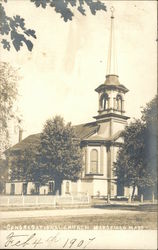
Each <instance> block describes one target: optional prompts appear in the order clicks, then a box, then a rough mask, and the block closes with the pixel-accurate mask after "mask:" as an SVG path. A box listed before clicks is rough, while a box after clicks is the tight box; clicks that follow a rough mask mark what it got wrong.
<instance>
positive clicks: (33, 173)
mask: <svg viewBox="0 0 158 250" xmlns="http://www.w3.org/2000/svg"><path fill="white" fill-rule="evenodd" d="M38 156H39V152H38V148H37V147H33V146H30V147H26V148H24V149H21V150H20V151H17V152H14V151H12V150H11V151H10V150H8V154H7V159H8V160H9V162H8V166H9V167H10V180H12V181H15V180H18V181H22V182H25V183H28V182H39V181H40V177H39V176H40V173H39V165H38V163H39V162H38Z"/></svg>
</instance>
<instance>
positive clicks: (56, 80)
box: [0, 0, 157, 143]
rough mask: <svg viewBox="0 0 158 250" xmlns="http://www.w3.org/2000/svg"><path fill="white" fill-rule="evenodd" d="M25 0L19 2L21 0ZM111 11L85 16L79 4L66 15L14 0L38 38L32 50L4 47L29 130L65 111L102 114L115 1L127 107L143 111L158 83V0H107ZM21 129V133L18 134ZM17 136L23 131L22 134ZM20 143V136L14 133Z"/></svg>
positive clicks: (86, 116)
mask: <svg viewBox="0 0 158 250" xmlns="http://www.w3.org/2000/svg"><path fill="white" fill-rule="evenodd" d="M16 3H18V4H16ZM104 3H105V5H106V6H107V12H104V11H98V12H97V14H96V15H92V14H91V13H90V11H89V9H88V8H87V9H86V16H82V15H81V14H80V13H79V12H78V11H77V10H74V17H73V20H72V21H68V22H64V21H63V19H61V17H60V14H58V13H56V12H55V11H54V10H53V8H51V7H47V9H42V8H36V7H34V5H33V4H32V3H31V2H30V1H29V0H21V1H19V0H10V1H9V2H8V3H7V4H5V6H6V10H7V13H8V14H9V15H11V16H13V15H16V14H19V15H21V16H22V17H24V18H25V23H26V26H27V27H28V28H32V29H34V30H36V35H37V39H36V40H35V39H33V40H32V41H33V43H34V47H33V50H32V52H29V51H28V50H27V49H26V47H25V46H23V48H21V50H20V51H19V52H16V50H15V49H14V48H12V49H11V50H10V51H9V52H8V51H6V50H4V49H3V48H2V47H0V52H1V53H0V60H1V61H6V62H9V63H10V64H11V65H12V66H13V67H15V68H17V69H18V73H19V75H20V77H21V79H20V80H19V83H18V89H19V98H18V106H19V110H20V113H21V114H22V117H23V130H24V132H23V138H24V137H26V136H28V135H30V134H34V133H39V132H41V131H42V128H43V125H44V123H45V121H46V120H47V119H49V118H52V117H54V116H55V115H61V116H62V117H64V119H65V121H66V122H69V121H71V122H72V124H73V125H76V124H80V123H85V122H91V121H95V119H94V118H93V116H95V115H97V110H98V96H97V93H96V92H95V91H94V89H95V88H97V87H98V86H99V85H100V84H102V83H104V81H105V75H106V65H107V54H108V46H109V30H110V14H111V13H110V7H111V6H114V8H115V14H114V15H115V44H116V50H117V67H118V75H119V80H120V83H121V84H123V85H125V86H126V87H127V88H128V89H129V92H128V93H127V94H126V103H125V109H126V115H128V116H130V117H131V119H133V118H134V117H135V118H139V117H140V116H141V112H140V111H141V107H142V106H145V104H146V103H147V102H149V101H150V100H151V99H152V98H153V97H154V96H155V94H156V91H157V75H156V72H157V43H156V38H157V13H156V11H157V7H156V5H157V3H156V1H104ZM12 136H13V137H14V136H15V135H14V134H12ZM15 138H17V137H15ZM14 143H16V139H15V141H14Z"/></svg>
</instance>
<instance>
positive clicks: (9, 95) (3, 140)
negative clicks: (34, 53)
mask: <svg viewBox="0 0 158 250" xmlns="http://www.w3.org/2000/svg"><path fill="white" fill-rule="evenodd" d="M17 80H18V76H17V71H16V70H15V69H13V68H12V67H11V66H10V65H9V64H8V63H5V62H0V156H1V154H2V152H3V151H4V150H5V149H6V147H7V145H8V140H9V131H8V122H9V120H11V119H14V118H15V112H14V109H13V105H14V103H15V101H16V98H17V94H18V90H17Z"/></svg>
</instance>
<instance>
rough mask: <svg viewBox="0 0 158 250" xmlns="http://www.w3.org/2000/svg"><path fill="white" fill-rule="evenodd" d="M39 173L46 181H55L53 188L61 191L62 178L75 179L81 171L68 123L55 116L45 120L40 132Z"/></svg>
mask: <svg viewBox="0 0 158 250" xmlns="http://www.w3.org/2000/svg"><path fill="white" fill-rule="evenodd" d="M40 161H41V164H40V166H41V174H42V177H43V180H45V182H47V181H48V180H51V179H53V180H54V181H55V190H59V193H60V192H61V182H62V180H64V179H67V180H73V181H75V180H77V179H78V178H79V174H80V172H81V166H82V154H81V149H80V146H79V143H78V141H77V140H76V139H75V133H74V130H73V127H72V126H71V124H70V123H68V124H66V125H65V123H64V120H63V118H61V117H60V116H56V117H54V118H53V119H50V120H48V121H47V122H46V124H45V126H44V129H43V132H42V134H41V145H40Z"/></svg>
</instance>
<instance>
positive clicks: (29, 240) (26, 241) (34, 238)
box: [4, 232, 96, 249]
mask: <svg viewBox="0 0 158 250" xmlns="http://www.w3.org/2000/svg"><path fill="white" fill-rule="evenodd" d="M95 239H96V238H95V237H93V238H88V239H86V240H85V239H84V240H83V239H78V238H66V240H65V239H63V238H62V234H61V233H57V234H55V235H52V236H49V237H48V238H46V239H42V238H41V237H39V236H38V235H37V234H36V233H32V234H30V235H29V234H15V233H14V232H11V233H10V234H9V235H7V237H6V241H5V244H4V246H5V247H23V248H24V247H26V246H30V247H33V248H36V247H37V246H39V245H40V246H41V245H43V244H44V245H45V244H46V243H47V244H49V245H51V244H52V243H53V245H55V244H60V247H61V248H63V249H71V248H72V247H75V248H82V249H85V248H87V246H89V244H90V243H91V242H93V241H94V240H95Z"/></svg>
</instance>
